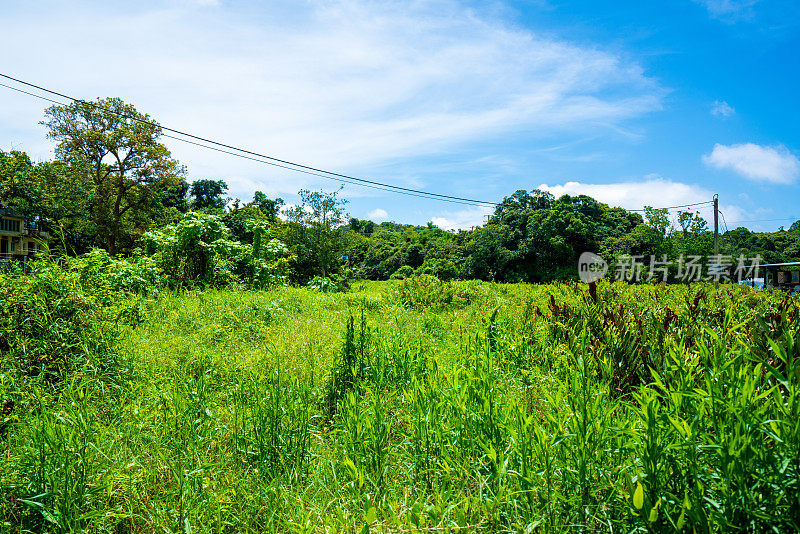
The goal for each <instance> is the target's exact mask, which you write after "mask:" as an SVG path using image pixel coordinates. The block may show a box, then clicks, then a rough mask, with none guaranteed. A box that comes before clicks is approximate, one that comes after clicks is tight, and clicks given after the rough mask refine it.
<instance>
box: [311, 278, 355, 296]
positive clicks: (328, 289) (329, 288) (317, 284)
mask: <svg viewBox="0 0 800 534" xmlns="http://www.w3.org/2000/svg"><path fill="white" fill-rule="evenodd" d="M307 287H308V288H309V289H312V290H314V291H319V292H320V293H338V292H340V291H346V289H347V288H346V287H344V285H342V284H341V283H338V282H336V281H334V280H331V279H330V278H327V277H321V276H315V277H314V278H312V279H311V280H309V281H308V284H307Z"/></svg>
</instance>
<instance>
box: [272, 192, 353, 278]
mask: <svg viewBox="0 0 800 534" xmlns="http://www.w3.org/2000/svg"><path fill="white" fill-rule="evenodd" d="M339 191H341V189H340V190H339ZM339 191H334V192H333V193H326V192H324V191H309V190H307V189H303V190H301V191H300V192H299V194H300V199H301V203H300V204H299V205H297V206H294V207H293V208H291V209H289V210H286V211H285V213H286V216H287V218H288V219H289V221H290V222H291V223H292V224H291V225H290V227H289V230H288V232H287V236H286V238H285V240H284V241H285V242H286V244H287V245H289V247H290V249H291V250H292V252H293V254H295V255H296V257H297V261H298V267H299V268H300V270H301V271H304V272H305V273H307V274H311V275H312V276H313V275H316V274H321V275H322V276H328V274H330V273H334V272H336V271H337V270H338V267H339V265H340V261H339V257H340V256H341V254H342V252H343V250H344V247H345V244H346V242H345V236H344V232H343V231H341V230H342V229H341V228H340V227H341V226H342V225H343V224H344V223H345V221H346V217H347V214H346V213H345V209H344V208H345V205H346V204H347V200H346V199H343V198H339V197H338V193H339ZM309 271H310V273H309Z"/></svg>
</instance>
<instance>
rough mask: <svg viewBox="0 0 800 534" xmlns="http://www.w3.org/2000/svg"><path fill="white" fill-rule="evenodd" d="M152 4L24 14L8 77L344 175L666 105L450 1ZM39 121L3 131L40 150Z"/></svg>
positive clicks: (8, 42)
mask: <svg viewBox="0 0 800 534" xmlns="http://www.w3.org/2000/svg"><path fill="white" fill-rule="evenodd" d="M203 4H206V5H203ZM217 4H218V5H217ZM143 5H145V6H147V7H141V6H142V4H136V3H134V4H129V5H128V6H127V7H125V8H124V9H121V10H117V11H109V10H105V9H97V5H95V4H93V3H92V2H84V3H79V4H77V5H74V6H73V5H70V6H64V5H62V4H61V3H58V2H52V3H51V4H49V7H48V8H47V9H44V8H42V7H41V6H40V5H37V7H33V6H32V5H29V4H27V3H22V2H12V5H11V7H10V8H9V9H7V11H9V10H13V11H14V19H15V23H14V24H13V25H8V26H6V27H5V28H4V30H3V32H2V34H1V35H0V62H1V63H3V64H4V65H5V68H6V69H8V70H10V71H11V72H15V73H17V74H19V75H20V76H21V77H23V78H30V79H32V80H35V81H39V82H41V83H43V84H45V85H48V86H53V87H56V88H60V89H63V90H65V91H68V92H70V93H72V94H75V95H77V96H80V97H93V96H112V95H113V96H121V97H122V98H124V99H126V100H128V101H130V102H132V103H133V104H135V105H136V106H137V107H138V108H139V109H140V110H142V111H146V112H148V113H150V114H151V115H152V116H154V117H155V118H157V119H158V120H160V121H161V122H162V123H164V124H167V125H171V126H175V127H180V128H182V129H185V130H188V131H191V132H195V133H198V134H200V135H204V136H208V137H213V138H218V139H223V140H225V141H226V142H228V143H230V144H235V145H240V146H245V147H250V148H254V149H257V150H260V151H264V152H266V153H269V154H271V155H276V156H278V157H282V158H284V159H290V160H295V161H300V162H304V163H308V164H311V165H314V166H319V167H325V168H333V169H339V170H345V171H348V172H364V171H365V170H366V171H369V169H371V168H374V166H375V165H380V164H386V163H387V162H396V161H405V160H407V159H409V158H414V157H419V156H421V155H427V154H437V153H441V152H443V151H448V150H452V149H454V148H456V147H458V146H461V145H463V144H464V143H469V142H475V141H479V140H483V139H488V138H492V137H495V138H496V137H497V136H500V135H508V134H512V133H513V134H515V135H516V134H526V135H537V136H542V137H545V136H548V135H550V134H553V133H555V132H563V131H581V130H591V129H594V130H595V131H596V130H600V131H606V132H615V131H619V130H620V129H621V128H622V125H623V124H624V122H625V121H626V120H627V119H630V118H635V117H639V116H641V115H642V114H645V113H647V112H650V111H652V110H655V109H658V108H659V107H660V105H661V99H662V96H663V95H664V90H663V89H662V88H661V87H660V86H659V85H658V83H657V82H655V81H654V80H653V79H651V78H649V77H648V76H647V75H646V74H645V73H644V72H643V70H642V68H641V67H640V66H639V65H637V64H635V63H633V62H631V61H629V60H627V59H624V58H623V57H622V56H621V55H617V54H615V53H613V52H610V51H603V50H601V49H599V48H597V47H595V46H592V45H578V44H574V43H571V42H568V41H564V40H559V39H557V38H553V37H551V36H544V35H538V34H536V33H533V32H531V31H528V30H524V29H520V28H518V27H516V26H513V25H512V24H510V23H508V22H506V21H504V20H502V19H500V18H497V17H496V15H493V14H486V13H482V12H480V11H476V10H474V9H470V8H467V7H465V6H464V5H462V4H460V3H458V2H455V1H449V0H431V1H428V2H414V3H408V2H400V1H387V2H372V1H369V0H339V1H330V2H327V1H326V2H323V1H311V2H307V3H296V2H290V1H288V0H283V1H276V2H272V3H270V4H269V7H268V8H267V7H265V5H263V4H260V3H256V2H254V3H236V4H234V3H224V2H223V3H220V2H216V1H213V0H197V1H195V2H189V1H188V0H187V1H173V2H164V3H161V4H158V3H156V4H155V6H156V7H153V3H147V4H143ZM209 5H212V6H213V5H216V7H213V8H209ZM4 9H5V8H4ZM21 47H24V48H25V54H24V55H21V54H18V53H17V52H16V51H19V50H20V48H21ZM54 50H58V51H59V53H58V54H54V53H53V51H54ZM41 108H42V105H41V104H39V103H35V102H34V103H33V104H29V105H26V106H23V109H15V110H10V111H7V113H8V114H10V115H9V116H0V118H2V119H3V120H6V119H7V120H9V121H13V123H15V124H31V125H32V126H31V128H30V129H29V131H28V132H27V133H26V134H25V135H20V136H19V137H18V139H19V140H20V141H22V142H25V141H26V139H31V143H34V139H35V140H36V141H35V142H36V143H39V144H41V139H42V138H43V132H42V130H41V128H38V127H36V126H35V123H36V122H37V121H38V120H39V119H41ZM11 115H13V117H12V116H11ZM26 136H27V137H26ZM170 146H171V147H172V148H173V150H174V152H175V154H176V156H177V157H178V158H179V159H181V160H182V161H183V162H184V163H187V164H188V165H189V168H190V171H191V173H192V176H193V177H220V178H225V179H226V180H228V181H229V183H230V184H231V193H232V194H234V195H239V196H242V197H243V198H244V197H246V195H247V193H248V191H252V190H253V189H255V188H261V189H262V190H263V191H265V192H270V193H272V194H283V193H292V192H294V191H296V190H297V189H298V187H303V186H308V185H309V184H311V183H319V179H317V178H313V177H306V176H297V175H290V174H288V173H286V172H284V171H280V170H275V169H272V168H268V167H264V166H259V165H257V164H254V163H252V162H246V161H238V160H235V159H232V158H230V157H229V156H225V155H220V154H217V153H213V152H206V151H203V150H201V149H197V148H193V147H190V146H184V145H181V144H180V143H177V142H171V141H170ZM371 166H373V167H371ZM423 185H424V184H423Z"/></svg>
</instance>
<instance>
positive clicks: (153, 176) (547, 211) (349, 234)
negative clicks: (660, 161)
mask: <svg viewBox="0 0 800 534" xmlns="http://www.w3.org/2000/svg"><path fill="white" fill-rule="evenodd" d="M42 124H43V125H44V126H45V127H46V128H47V132H48V134H47V135H48V137H49V138H50V139H52V140H54V141H55V142H56V148H55V158H54V159H53V160H52V161H45V162H34V161H32V160H31V159H30V158H29V157H28V155H27V154H25V153H24V152H21V151H10V152H0V204H2V205H3V206H4V207H6V208H9V209H12V210H14V211H16V212H18V213H20V214H22V216H23V217H24V218H25V219H26V221H27V223H28V226H29V227H31V228H37V229H40V230H41V231H47V232H48V234H49V248H50V250H51V252H52V253H54V254H63V255H72V256H74V255H80V254H85V253H88V252H90V251H92V250H94V249H96V248H101V249H104V250H105V251H106V253H107V254H108V255H109V256H110V257H115V256H129V257H130V256H136V255H142V254H145V253H146V252H147V249H148V247H150V249H151V250H150V252H151V253H152V252H153V250H155V249H154V248H153V247H156V244H158V246H160V247H161V249H159V250H161V252H160V254H161V256H160V258H161V261H163V262H167V263H169V262H168V260H167V259H165V258H167V257H168V256H169V254H172V255H173V256H174V255H175V254H178V255H180V251H177V249H176V250H172V249H169V247H173V248H174V243H176V242H178V241H180V239H184V237H180V236H188V235H194V236H195V237H196V238H197V239H200V241H197V242H196V243H194V245H192V246H194V248H193V249H191V252H186V251H184V253H186V254H189V253H190V254H193V255H198V254H199V255H200V256H202V255H203V254H206V256H207V257H206V256H203V258H205V259H202V258H200V257H199V256H197V257H195V256H193V257H192V258H190V259H187V258H183V259H182V260H181V261H182V262H183V263H180V262H179V263H180V267H179V266H178V264H177V263H174V262H173V263H174V264H169V265H171V266H170V267H169V268H170V269H173V270H174V269H177V270H178V271H180V273H181V276H184V277H192V276H195V277H203V276H205V277H206V278H207V279H209V280H210V279H211V278H213V276H216V275H213V276H212V274H211V271H209V270H208V269H211V266H212V264H213V265H217V267H219V265H220V264H221V263H220V262H223V263H224V262H227V264H231V265H232V264H233V263H236V261H239V260H235V259H231V258H244V257H247V258H249V260H248V261H250V263H247V264H246V265H245V263H242V264H237V265H236V266H232V267H230V269H228V271H225V272H230V273H239V274H238V276H249V277H250V279H254V278H253V277H257V276H259V275H258V274H257V272H258V273H261V272H267V271H268V270H269V269H267V267H263V266H262V267H255V266H254V265H255V264H253V263H252V262H253V261H256V260H257V261H262V260H259V258H266V257H267V256H268V257H269V258H272V259H275V258H278V257H280V258H281V265H283V266H284V267H285V277H286V278H287V279H288V280H289V281H291V282H293V283H298V284H304V283H307V282H308V281H309V280H311V279H313V278H314V277H326V278H332V279H339V280H347V279H353V278H361V279H370V280H385V279H389V278H406V277H409V276H412V275H414V274H430V275H434V276H437V277H439V278H442V279H452V278H466V279H482V280H495V281H500V282H548V281H553V280H565V279H574V278H576V277H577V270H576V265H577V261H578V257H579V255H580V254H581V253H582V252H586V251H588V252H594V253H597V254H600V255H601V256H603V257H604V258H607V259H613V258H619V257H620V256H622V255H633V256H641V257H643V258H648V257H651V256H652V257H658V258H661V257H663V256H664V255H666V256H667V257H670V258H674V257H677V256H678V255H681V254H682V255H686V256H688V255H693V256H700V257H703V258H707V257H709V256H710V255H711V254H712V252H713V234H712V232H711V231H710V230H709V228H708V225H707V223H706V221H705V220H704V219H703V218H702V217H701V216H700V215H699V213H697V212H692V211H683V212H679V213H678V214H677V222H676V223H675V224H673V223H672V222H671V221H670V219H669V216H668V213H667V212H666V211H665V210H659V209H653V208H646V209H645V211H644V213H643V214H639V213H632V212H629V211H626V210H623V209H621V208H614V207H610V206H608V205H606V204H603V203H601V202H598V201H597V200H595V199H593V198H591V197H588V196H585V195H577V196H570V195H564V196H562V197H559V198H555V197H554V196H553V195H551V194H550V193H548V192H543V191H539V190H536V189H534V190H530V191H526V190H519V191H516V192H514V193H512V194H510V195H509V196H507V197H506V198H504V199H503V200H502V202H500V203H499V204H498V205H497V207H496V209H495V211H494V213H493V214H492V215H491V216H490V217H489V220H488V222H487V223H486V224H484V225H483V226H480V227H477V228H474V229H472V230H469V231H467V230H460V231H446V230H444V229H441V228H439V227H437V226H435V225H434V224H432V223H428V224H427V225H422V226H420V225H409V224H400V223H395V222H383V223H380V224H377V223H375V222H373V221H369V220H362V219H358V218H352V217H349V216H348V214H347V211H346V207H347V201H346V199H344V198H342V196H341V190H339V191H334V192H324V191H309V190H302V191H300V192H299V196H300V203H299V204H297V205H294V206H291V207H288V206H286V205H285V203H284V201H283V200H282V199H280V198H268V197H267V196H266V195H265V194H264V193H262V192H260V191H255V192H254V194H253V198H252V199H251V200H249V201H244V202H243V201H242V200H240V199H232V198H230V197H229V196H228V187H227V184H226V182H225V181H224V180H223V179H219V178H216V179H199V180H193V181H192V182H191V183H190V181H189V173H188V171H187V169H186V168H185V167H184V166H183V165H181V164H180V163H179V162H178V161H176V160H175V159H174V158H173V157H172V155H171V153H170V151H169V150H168V148H167V147H166V146H165V145H164V144H163V143H162V142H161V141H160V138H161V135H162V131H161V127H160V126H159V125H158V124H157V123H156V122H155V121H153V120H152V118H151V117H149V116H148V115H147V114H144V113H141V112H139V111H137V110H136V109H135V108H134V107H133V106H132V105H130V104H127V103H125V102H123V101H122V100H120V99H118V98H105V99H98V100H97V101H96V102H83V101H78V102H75V103H73V104H70V105H64V106H52V107H50V108H48V109H47V110H46V111H45V118H44V120H43V121H42ZM197 236H205V237H197ZM185 239H190V238H188V237H185ZM202 239H206V240H207V242H206V241H202ZM220 240H224V241H226V242H228V243H232V244H236V243H238V244H239V245H236V246H244V247H250V248H249V249H247V250H248V251H249V252H246V253H244V252H241V250H245V249H241V250H240V251H239V252H236V250H238V249H236V246H234V245H225V246H224V247H221V248H220V247H217V249H219V250H218V251H217V253H218V255H217V256H214V255H213V254H212V253H211V252H209V251H211V250H212V249H213V247H211V245H210V243H213V242H217V243H218V244H219V243H221V242H222V241H220ZM266 243H271V245H270V247H269V250H271V252H269V253H268V254H267V253H266V252H265V251H266V250H267V248H264V247H265V246H266ZM276 243H280V244H281V247H285V251H284V249H283V248H280V250H278V249H276V248H275V247H277V244H276ZM720 244H721V245H720V246H721V252H722V253H724V254H727V255H730V256H733V257H737V256H740V255H744V256H746V257H748V258H750V257H754V256H756V255H758V256H760V257H761V258H762V261H763V262H780V261H796V260H800V221H798V222H795V223H794V224H793V225H792V226H791V227H790V228H788V229H783V228H781V229H780V230H779V231H777V232H767V233H760V232H751V231H750V230H748V229H747V228H744V227H740V228H735V229H732V230H728V231H726V232H724V233H723V234H722V235H721V239H720ZM187 246H189V245H187ZM156 248H157V247H156ZM168 249H169V250H172V252H169V253H167V252H165V251H166V250H168ZM217 249H213V250H217ZM187 250H189V249H187ZM220 251H222V252H220ZM232 251H233V252H232ZM209 254H211V255H209ZM237 254H238V256H237ZM242 254H244V255H242ZM264 254H267V256H264ZM272 259H271V260H270V261H272ZM173 260H175V258H173ZM173 260H169V261H173ZM175 261H177V260H175ZM264 261H266V260H264ZM198 262H199V263H198ZM214 262H216V263H214ZM167 263H165V265H166V264H167ZM189 264H191V266H190V265H189ZM259 265H260V264H259ZM237 269H238V270H237ZM258 269H261V270H258ZM265 269H266V271H265ZM223 270H224V269H223ZM176 272H177V271H176ZM281 272H282V273H284V271H283V270H282V271H281ZM248 273H249V274H248ZM281 276H284V274H281ZM209 277H211V278H209ZM223 278H225V277H224V276H223Z"/></svg>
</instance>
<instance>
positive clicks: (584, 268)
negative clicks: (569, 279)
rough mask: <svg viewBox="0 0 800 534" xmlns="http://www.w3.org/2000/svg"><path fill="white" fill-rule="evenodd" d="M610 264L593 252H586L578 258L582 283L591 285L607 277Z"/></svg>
mask: <svg viewBox="0 0 800 534" xmlns="http://www.w3.org/2000/svg"><path fill="white" fill-rule="evenodd" d="M607 272H608V263H606V260H604V259H603V258H601V257H600V256H598V255H597V254H594V253H592V252H584V253H583V254H581V257H580V258H578V276H579V277H580V279H581V282H584V283H586V284H589V283H591V282H596V281H597V280H600V279H601V278H604V277H605V276H606V273H607Z"/></svg>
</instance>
